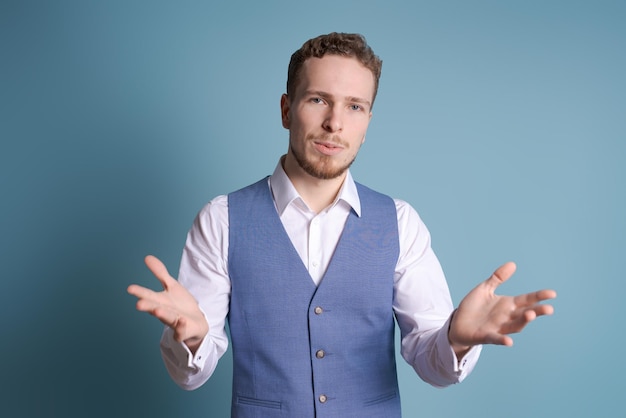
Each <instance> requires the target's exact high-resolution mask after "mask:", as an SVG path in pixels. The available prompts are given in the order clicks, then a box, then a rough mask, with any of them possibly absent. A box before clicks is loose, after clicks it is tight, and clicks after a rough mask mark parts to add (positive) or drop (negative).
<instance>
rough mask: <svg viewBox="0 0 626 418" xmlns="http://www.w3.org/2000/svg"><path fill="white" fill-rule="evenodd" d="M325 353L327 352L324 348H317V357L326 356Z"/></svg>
mask: <svg viewBox="0 0 626 418" xmlns="http://www.w3.org/2000/svg"><path fill="white" fill-rule="evenodd" d="M325 355H326V353H325V352H324V350H317V351H316V352H315V357H317V358H324V356H325Z"/></svg>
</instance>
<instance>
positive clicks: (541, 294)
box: [514, 289, 556, 306]
mask: <svg viewBox="0 0 626 418" xmlns="http://www.w3.org/2000/svg"><path fill="white" fill-rule="evenodd" d="M554 298H556V292H555V291H554V290H551V289H544V290H538V291H536V292H531V293H525V294H523V295H518V296H515V298H514V302H515V304H516V305H517V306H530V305H534V304H536V303H539V302H542V301H544V300H548V299H554Z"/></svg>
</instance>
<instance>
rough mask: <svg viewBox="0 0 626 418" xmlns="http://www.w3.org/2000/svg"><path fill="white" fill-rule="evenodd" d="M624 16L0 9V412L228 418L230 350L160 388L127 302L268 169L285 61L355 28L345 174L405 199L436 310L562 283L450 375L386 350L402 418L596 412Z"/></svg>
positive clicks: (616, 345) (625, 148)
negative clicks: (503, 275)
mask: <svg viewBox="0 0 626 418" xmlns="http://www.w3.org/2000/svg"><path fill="white" fill-rule="evenodd" d="M625 18H626V3H625V2H622V1H575V0H573V1H538V0H530V1H524V2H505V1H473V2H468V1H441V2H423V1H397V2H390V1H385V2H364V1H359V2H357V1H354V2H339V1H330V2H328V1H317V2H291V1H290V2H288V1H266V2H241V1H232V2H223V1H211V2H209V1H205V2H201V1H195V2H165V1H74V2H72V1H42V2H34V1H13V0H8V1H7V0H3V1H2V2H1V3H0V54H1V55H0V138H1V148H0V245H1V247H0V268H1V271H2V276H1V283H2V290H1V291H0V318H1V320H2V332H1V335H2V336H1V337H0V338H1V341H2V344H0V370H1V372H0V383H1V387H2V390H1V391H0V404H1V405H2V407H1V410H2V415H3V416H7V417H31V416H32V417H35V416H41V417H43V416H59V417H61V416H62V417H109V416H118V417H122V416H124V417H126V416H128V417H130V416H153V417H174V416H188V417H201V416H210V417H226V416H228V414H229V412H228V411H229V403H230V368H231V357H230V353H227V355H226V356H225V357H224V360H223V361H222V362H221V363H220V365H219V367H218V369H217V372H216V374H215V375H214V377H213V378H212V379H211V380H210V381H209V382H208V383H207V384H206V385H204V386H203V387H202V388H201V389H199V390H197V391H194V392H185V391H183V390H181V389H179V388H178V387H177V386H176V385H175V384H174V383H173V382H172V381H171V380H170V379H169V377H168V375H167V373H166V371H165V368H164V367H163V365H162V362H161V359H160V354H159V350H158V340H159V337H160V333H161V325H160V324H159V323H158V322H157V321H156V320H154V319H153V318H150V317H148V316H147V315H145V314H141V313H138V312H136V311H135V310H134V309H135V308H134V303H135V301H134V299H133V298H132V297H131V296H129V295H127V294H126V287H127V285H128V284H130V283H132V282H137V283H140V284H143V285H147V286H150V287H153V288H156V287H157V286H158V284H157V282H156V280H155V279H153V278H152V276H151V275H150V274H149V272H148V271H147V270H146V269H145V267H144V265H143V257H144V255H145V254H148V253H152V254H155V255H157V256H159V257H161V258H162V259H163V260H164V261H165V262H166V263H167V265H168V266H169V268H170V270H171V272H172V273H173V274H174V275H176V271H177V269H178V263H179V257H180V252H181V249H182V246H183V243H184V239H185V235H186V232H187V230H188V228H189V227H190V225H191V221H192V219H193V217H194V216H195V214H196V212H197V211H198V210H199V209H200V208H201V207H202V206H203V205H204V203H205V202H207V201H208V200H209V199H211V198H212V197H214V196H215V195H217V194H223V193H227V192H229V191H232V190H234V189H236V188H239V187H242V186H245V185H247V184H249V183H251V182H253V181H255V180H257V179H259V178H260V177H261V176H264V175H266V174H269V173H271V171H272V170H273V168H274V166H275V164H276V162H277V159H278V157H279V156H280V155H281V154H282V153H284V152H285V151H286V143H287V132H286V131H285V130H284V129H283V128H282V126H281V124H280V113H279V99H280V95H281V94H282V93H283V92H284V89H285V87H284V85H285V80H286V69H287V63H288V59H289V56H290V54H291V53H292V52H293V51H294V50H296V49H297V48H298V47H299V46H300V45H301V44H302V42H303V41H304V40H306V39H308V38H310V37H313V36H316V35H318V34H321V33H327V32H330V31H347V32H352V31H354V32H361V33H364V34H365V35H366V36H367V39H368V41H369V42H370V44H371V45H372V47H373V48H374V50H375V51H376V52H377V53H378V54H379V55H380V56H381V57H382V59H383V60H384V68H383V76H382V79H381V85H380V92H379V96H378V98H377V102H376V105H375V108H374V118H373V120H372V123H371V125H370V130H369V132H368V140H367V142H366V143H365V145H364V147H363V149H362V151H361V153H360V155H359V158H358V159H357V162H356V163H355V165H354V168H353V174H354V176H355V177H356V178H357V180H359V181H361V182H363V183H365V184H367V185H369V186H370V187H373V188H375V189H378V190H380V191H383V192H385V193H387V194H390V195H392V196H394V197H398V198H402V199H405V200H407V201H409V202H410V203H411V204H412V205H413V206H415V207H416V208H417V209H418V211H419V212H420V214H421V215H422V217H423V218H424V220H425V222H426V223H427V225H428V226H429V228H430V230H431V233H432V235H433V246H434V248H435V251H436V252H437V254H438V255H439V258H440V260H441V262H442V265H443V266H444V270H445V271H446V274H447V277H448V281H449V284H450V287H451V292H452V296H453V299H454V301H455V303H458V301H460V299H461V298H462V297H463V295H464V294H465V293H466V292H467V291H469V290H470V289H471V288H472V287H473V286H474V285H475V284H477V283H478V282H479V281H481V280H483V279H484V278H486V277H487V276H488V275H489V274H490V273H491V272H492V270H493V269H494V268H495V267H497V266H498V265H499V264H501V263H503V262H505V261H507V260H510V259H512V260H514V261H516V262H517V263H518V266H519V269H518V273H517V274H516V275H515V276H514V278H513V279H512V280H511V281H510V282H508V283H506V284H505V285H504V286H503V287H502V288H501V292H504V293H510V294H514V293H521V292H527V291H531V290H535V289H538V288H544V287H552V288H555V289H557V290H558V292H559V297H558V299H557V300H556V301H555V307H556V313H555V315H554V316H553V317H550V318H541V319H540V320H538V321H537V322H535V323H533V324H532V325H531V326H530V327H529V328H528V329H527V330H526V331H525V333H523V334H520V335H517V336H515V346H514V347H512V348H504V347H486V348H485V350H484V352H483V356H482V358H481V361H480V362H479V365H478V367H477V369H476V370H475V372H474V373H473V374H472V375H471V376H470V377H469V378H468V379H467V380H466V381H465V382H464V383H463V384H461V385H457V386H454V387H451V388H448V389H445V390H440V389H434V388H431V387H430V386H428V385H426V384H424V383H423V382H421V381H420V380H419V378H417V377H416V376H415V374H414V372H413V371H412V369H411V368H410V367H409V366H407V365H406V364H405V363H404V362H403V361H401V360H399V367H400V380H401V382H400V384H401V391H402V402H403V409H404V414H405V416H407V417H413V416H422V417H435V416H436V417H456V416H469V417H474V416H481V417H503V416H506V417H529V416H533V417H548V416H570V417H588V416H615V415H616V414H619V412H618V411H620V410H621V409H622V402H621V400H622V393H621V383H622V380H623V375H624V372H625V371H626V370H625V367H624V360H623V356H622V355H621V354H622V352H621V350H620V349H621V348H622V346H623V344H624V338H623V335H622V333H623V330H624V319H625V318H624V310H623V307H622V306H620V305H621V303H622V300H623V298H624V292H625V290H626V289H625V285H624V277H623V269H622V265H623V261H622V260H623V254H624V249H625V247H626V245H625V244H626V242H625V239H624V236H625V233H626V228H625V227H626V222H625V220H624V213H626V210H625V209H626V208H625V206H626V204H625V193H624V180H625V179H626V169H625V167H624V166H625V164H624V163H625V161H624V160H625V157H626V145H625V143H626V117H625V116H626V112H625V111H626V82H625V81H624V78H625V77H624V75H625V74H626V58H625V57H626V54H625V51H626V25H625V24H624V22H625V21H626V20H625Z"/></svg>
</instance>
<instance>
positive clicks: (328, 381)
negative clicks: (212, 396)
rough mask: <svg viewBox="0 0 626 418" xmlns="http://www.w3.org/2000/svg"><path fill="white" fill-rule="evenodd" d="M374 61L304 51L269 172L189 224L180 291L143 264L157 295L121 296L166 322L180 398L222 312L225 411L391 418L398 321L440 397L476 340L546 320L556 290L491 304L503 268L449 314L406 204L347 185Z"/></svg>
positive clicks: (210, 359)
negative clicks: (285, 136) (228, 392)
mask: <svg viewBox="0 0 626 418" xmlns="http://www.w3.org/2000/svg"><path fill="white" fill-rule="evenodd" d="M381 66H382V62H381V61H380V59H379V58H378V57H377V56H376V55H374V53H373V51H372V50H371V48H370V47H369V46H368V45H367V44H366V42H365V39H364V38H363V37H362V36H360V35H355V34H338V33H331V34H329V35H324V36H320V37H317V38H315V39H312V40H309V41H307V42H306V43H305V44H304V45H303V46H302V48H301V49H300V50H298V51H296V52H295V53H294V54H293V55H292V57H291V62H290V64H289V71H288V80H287V93H286V94H284V95H283V96H282V98H281V102H280V106H281V116H282V123H283V126H284V127H285V128H286V129H288V130H289V148H288V151H287V154H286V155H285V156H283V157H281V159H280V161H279V163H278V165H277V167H276V169H275V171H274V173H273V174H272V176H270V177H268V178H265V179H262V180H261V181H259V182H258V183H255V184H253V185H251V186H248V187H246V188H244V189H242V190H239V191H237V192H234V193H231V194H229V195H228V196H219V197H217V198H215V199H214V200H213V201H211V202H210V203H209V204H208V205H207V206H206V207H205V208H204V209H203V210H202V211H201V212H200V213H199V214H198V216H197V217H196V219H195V222H194V224H193V227H192V228H191V230H190V232H189V235H188V238H187V243H186V245H185V249H184V251H183V256H182V260H181V266H180V273H179V279H178V280H179V281H176V280H175V279H173V278H172V277H171V276H170V275H169V274H168V272H167V270H166V268H165V266H164V265H163V264H162V263H161V262H160V261H159V260H158V259H156V258H154V257H152V256H148V257H147V258H146V264H147V266H148V268H149V269H150V270H151V271H152V272H153V274H154V275H155V276H156V277H157V278H158V279H159V281H160V282H161V283H162V285H163V288H164V290H163V291H162V292H158V293H157V292H153V291H151V290H149V289H146V288H143V287H140V286H137V285H131V286H130V287H129V289H128V291H129V293H131V294H132V295H134V296H136V297H137V298H138V299H139V300H138V302H137V309H138V310H140V311H144V312H149V313H150V314H152V315H154V316H155V317H157V318H158V319H159V320H160V321H161V322H163V323H164V324H165V325H166V327H165V330H164V333H163V337H162V341H161V350H162V353H163V358H164V361H165V364H166V366H167V369H168V371H169V372H170V375H171V376H172V378H173V379H174V380H175V381H176V382H177V383H178V384H179V385H180V386H182V387H183V388H186V389H194V388H197V387H199V386H200V385H202V384H203V383H204V382H205V381H206V380H207V379H208V378H209V377H210V376H211V374H212V373H213V371H214V369H215V366H216V364H217V361H218V359H219V358H220V356H221V355H222V354H223V353H224V351H225V350H226V347H227V344H228V341H227V337H226V333H225V330H224V327H225V322H226V319H227V318H228V321H229V326H230V332H231V342H232V347H233V359H234V360H233V361H234V373H233V399H232V414H233V416H241V417H246V416H264V417H273V416H284V417H313V416H317V417H324V416H332V417H344V416H359V417H381V416H386V417H387V416H400V399H399V391H398V386H397V377H396V369H395V358H394V338H393V334H394V316H395V318H396V320H397V322H398V325H399V328H400V330H401V334H402V347H401V353H402V356H403V357H404V359H405V360H406V361H407V362H408V363H409V364H411V365H412V366H413V367H414V369H415V370H416V372H417V373H418V374H419V376H420V377H421V378H422V379H424V380H425V381H427V382H429V383H430V384H432V385H435V386H440V387H443V386H447V385H450V384H454V383H457V382H460V381H462V380H463V379H464V378H465V377H466V376H467V374H468V373H469V372H470V371H471V370H472V369H473V367H474V365H475V364H476V361H477V359H478V356H479V353H480V350H481V345H482V344H500V345H511V344H512V339H511V337H510V336H509V335H508V334H511V333H515V332H519V331H521V330H522V329H523V328H524V327H525V326H526V325H527V324H528V323H529V322H530V321H532V320H533V319H535V318H536V317H537V316H541V315H547V314H551V313H552V312H553V308H552V306H550V305H545V304H540V302H542V301H544V300H547V299H551V298H554V297H556V293H555V292H554V291H552V290H542V291H538V292H534V293H529V294H525V295H520V296H516V297H510V296H498V295H495V293H494V292H495V289H496V288H497V286H498V285H500V284H501V283H502V282H504V281H505V280H507V279H508V278H509V277H510V276H511V275H512V274H513V272H514V270H515V265H514V264H513V263H507V264H504V265H503V266H501V267H500V268H498V269H497V270H496V271H495V273H494V274H493V275H492V276H491V277H490V278H489V279H487V280H486V281H485V282H483V283H481V284H479V285H478V286H477V287H476V288H475V289H474V290H472V291H471V292H470V293H469V294H468V295H467V296H466V297H465V298H464V299H463V300H462V301H461V303H460V305H459V306H458V308H457V309H456V310H453V306H452V303H451V299H450V294H449V291H448V287H447V284H446V281H445V278H444V275H443V273H442V271H441V267H440V265H439V262H438V261H437V258H436V257H435V255H434V253H433V251H432V249H431V247H430V236H429V233H428V231H427V229H426V227H425V226H424V224H423V223H422V221H421V220H420V218H419V216H418V215H417V213H416V212H415V210H414V209H413V208H412V207H411V206H410V205H409V204H407V203H406V202H403V201H400V200H392V199H391V198H389V197H387V196H384V195H382V194H379V193H377V192H374V191H372V190H370V189H368V188H366V187H364V186H362V185H360V184H358V183H355V182H354V180H353V179H352V177H351V175H350V172H349V167H350V165H351V164H352V162H353V161H354V159H355V157H356V155H357V153H358V151H359V148H360V146H361V144H362V143H363V142H364V141H365V134H366V131H367V127H368V125H369V122H370V119H371V117H372V106H373V104H374V99H375V97H376V92H377V88H378V80H379V77H380V71H381Z"/></svg>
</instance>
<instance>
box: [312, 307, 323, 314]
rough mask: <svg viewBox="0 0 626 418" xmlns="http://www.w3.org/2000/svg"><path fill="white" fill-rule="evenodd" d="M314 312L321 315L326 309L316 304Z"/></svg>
mask: <svg viewBox="0 0 626 418" xmlns="http://www.w3.org/2000/svg"><path fill="white" fill-rule="evenodd" d="M314 312H315V315H320V314H321V313H322V312H324V310H323V309H322V307H321V306H316V307H315V310H314Z"/></svg>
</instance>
